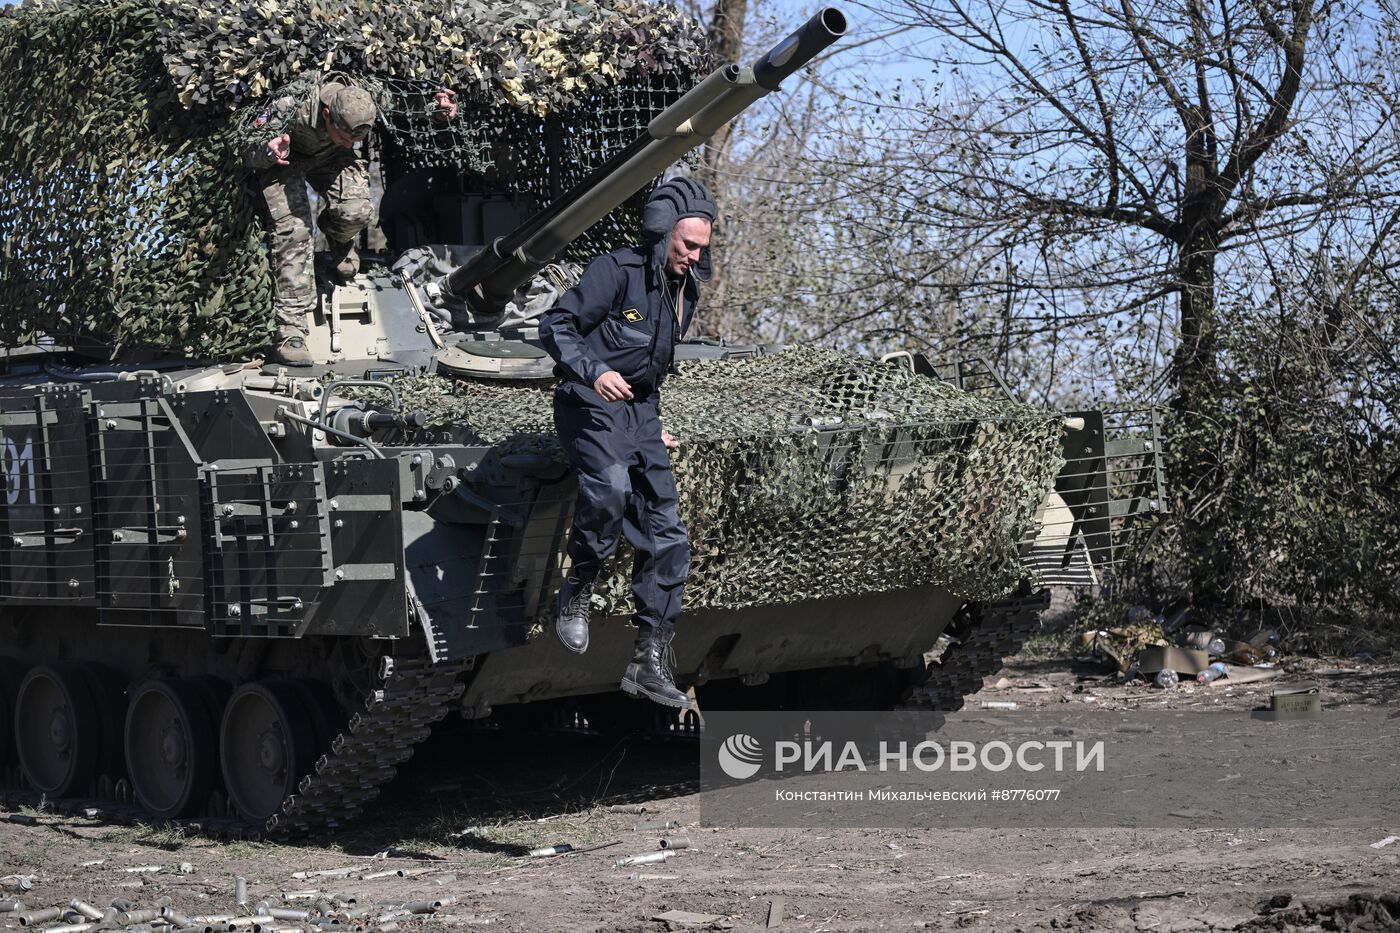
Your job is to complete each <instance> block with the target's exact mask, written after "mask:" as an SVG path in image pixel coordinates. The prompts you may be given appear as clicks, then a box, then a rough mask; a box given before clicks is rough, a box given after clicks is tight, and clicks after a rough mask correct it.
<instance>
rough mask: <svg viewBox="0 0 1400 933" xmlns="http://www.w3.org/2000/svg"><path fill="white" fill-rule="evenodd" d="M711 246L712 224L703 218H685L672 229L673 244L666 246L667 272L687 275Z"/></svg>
mask: <svg viewBox="0 0 1400 933" xmlns="http://www.w3.org/2000/svg"><path fill="white" fill-rule="evenodd" d="M709 245H710V222H709V221H708V220H706V219H705V218H703V217H684V218H682V219H681V220H680V221H678V222H677V223H676V225H675V227H673V228H672V229H671V242H670V243H668V244H667V246H666V271H667V272H668V273H670V274H671V275H685V274H686V273H687V272H689V271H690V267H691V266H693V265H695V264H696V263H697V262H699V261H700V254H701V252H703V251H704V249H705V247H707V246H709Z"/></svg>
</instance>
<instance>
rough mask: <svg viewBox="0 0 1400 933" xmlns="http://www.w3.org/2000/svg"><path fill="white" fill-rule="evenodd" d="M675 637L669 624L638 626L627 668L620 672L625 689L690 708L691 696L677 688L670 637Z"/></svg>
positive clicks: (663, 702) (663, 704) (661, 701)
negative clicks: (665, 625) (662, 625)
mask: <svg viewBox="0 0 1400 933" xmlns="http://www.w3.org/2000/svg"><path fill="white" fill-rule="evenodd" d="M674 637H675V632H674V631H673V630H672V629H671V628H669V627H665V628H660V629H658V627H657V626H653V625H641V626H638V628H637V644H636V647H635V648H634V649H633V651H632V663H631V664H629V665H627V672H626V673H625V674H623V675H622V691H623V692H624V693H630V694H632V695H633V696H644V697H646V698H647V699H648V700H651V701H652V702H653V703H660V704H661V705H662V706H674V707H676V708H677V709H689V708H690V706H691V703H690V697H688V696H686V695H685V694H684V693H682V692H681V691H679V690H677V689H676V683H675V680H674V676H675V674H674V672H675V668H676V656H675V654H674V653H673V652H672V651H671V639H672V638H674Z"/></svg>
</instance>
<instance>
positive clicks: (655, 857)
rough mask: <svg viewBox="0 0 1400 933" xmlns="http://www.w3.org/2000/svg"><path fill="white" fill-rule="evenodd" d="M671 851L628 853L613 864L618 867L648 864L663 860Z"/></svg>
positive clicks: (669, 855) (668, 856)
mask: <svg viewBox="0 0 1400 933" xmlns="http://www.w3.org/2000/svg"><path fill="white" fill-rule="evenodd" d="M673 854H674V853H672V852H669V851H667V852H646V853H643V854H641V855H629V856H627V857H626V858H621V859H618V860H617V861H616V862H615V863H614V865H615V866H616V867H618V868H625V867H626V866H628V865H650V864H651V863H653V862H664V861H666V860H667V859H668V858H670V857H671V856H672V855H673Z"/></svg>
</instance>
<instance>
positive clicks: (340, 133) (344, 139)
mask: <svg viewBox="0 0 1400 933" xmlns="http://www.w3.org/2000/svg"><path fill="white" fill-rule="evenodd" d="M321 124H322V125H323V126H324V127H325V128H326V135H327V136H329V137H330V138H331V142H333V143H335V144H336V145H337V146H344V147H345V148H346V149H353V148H354V147H355V144H356V143H358V142H360V141H362V140H363V139H364V138H365V137H364V136H352V135H351V134H349V133H347V132H345V131H344V130H342V129H341V128H340V127H338V126H336V125H335V121H334V120H332V119H331V108H329V107H322V108H321ZM366 135H367V134H366Z"/></svg>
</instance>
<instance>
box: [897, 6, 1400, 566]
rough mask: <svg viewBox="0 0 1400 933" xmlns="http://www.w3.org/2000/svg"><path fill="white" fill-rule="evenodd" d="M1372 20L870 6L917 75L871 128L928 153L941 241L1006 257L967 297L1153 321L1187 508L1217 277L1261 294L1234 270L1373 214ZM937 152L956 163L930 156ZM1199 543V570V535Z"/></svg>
mask: <svg viewBox="0 0 1400 933" xmlns="http://www.w3.org/2000/svg"><path fill="white" fill-rule="evenodd" d="M1373 11H1374V8H1372V7H1369V6H1366V5H1362V4H1360V3H1355V2H1332V0H1284V2H1266V0H1217V2H1214V3H1208V2H1207V0H1165V2H1157V3H1153V4H1150V5H1142V4H1140V3H1139V2H1138V0H1088V2H1074V0H896V2H895V3H894V4H893V5H891V6H885V7H880V8H879V12H880V13H881V14H882V15H883V16H884V17H886V18H887V19H888V20H889V21H890V22H892V23H894V24H896V25H899V26H904V27H907V28H909V29H911V30H914V31H916V32H917V34H918V35H920V36H921V37H922V41H920V42H917V43H910V44H909V45H908V46H907V48H909V49H911V50H915V55H917V56H918V57H919V58H920V59H921V61H922V64H923V65H924V67H926V68H927V69H928V73H929V75H930V83H929V84H928V85H927V86H926V88H925V93H924V96H923V98H922V100H919V101H917V102H915V104H913V105H909V106H904V107H900V108H894V109H892V110H888V111H887V112H889V113H890V114H891V117H892V119H893V120H894V121H896V127H895V130H894V131H895V132H896V133H898V135H899V136H900V137H901V138H902V139H904V140H905V141H906V142H908V143H910V144H911V145H913V144H915V143H917V142H918V141H922V140H933V141H938V142H939V143H940V145H937V146H935V147H933V148H932V149H931V150H925V151H928V152H929V153H930V154H931V155H932V158H923V157H921V156H922V153H921V151H919V150H917V149H913V150H911V158H912V161H913V162H914V165H913V166H912V167H911V171H912V173H913V174H914V175H915V176H916V177H918V178H920V179H921V180H922V181H923V183H924V186H925V190H926V191H927V200H926V202H925V206H926V210H927V212H928V213H929V215H930V216H931V217H932V218H933V219H934V220H935V222H936V223H937V224H938V226H939V227H940V228H941V230H942V231H943V234H944V236H946V237H952V238H953V239H954V240H958V241H964V242H974V243H982V244H985V245H988V246H992V245H999V246H1001V247H1002V248H1003V249H1005V250H1006V251H1008V254H1009V256H1010V258H1011V261H1010V262H1007V263H1005V264H1002V265H1001V266H1000V267H999V270H1000V274H997V269H996V268H994V266H988V265H984V266H982V269H981V273H982V274H980V275H979V276H978V277H977V283H976V286H975V287H974V288H973V289H972V290H971V292H970V293H971V294H978V293H980V294H981V295H982V297H984V298H985V299H988V300H989V301H991V302H992V303H995V300H996V299H997V298H1005V299H1007V300H1008V301H1016V302H1021V303H1024V302H1026V301H1027V300H1028V299H1030V300H1037V301H1049V302H1051V303H1052V304H1053V305H1054V306H1055V307H1056V308H1059V309H1062V310H1064V311H1065V312H1066V313H1067V314H1068V315H1069V316H1079V315H1082V316H1083V317H1084V318H1089V317H1099V318H1100V319H1105V318H1111V317H1113V316H1118V317H1119V318H1120V323H1121V317H1122V316H1123V315H1124V314H1132V315H1135V316H1137V317H1139V318H1142V317H1144V316H1147V315H1149V314H1152V313H1162V312H1165V311H1168V310H1174V312H1175V321H1174V322H1172V323H1174V325H1175V326H1174V336H1175V338H1176V343H1175V348H1174V351H1173V360H1172V365H1171V370H1170V377H1171V378H1170V389H1171V392H1172V402H1173V406H1174V408H1175V410H1176V411H1177V413H1178V414H1179V416H1180V423H1179V431H1180V434H1179V439H1178V450H1179V456H1178V458H1177V461H1176V462H1177V466H1178V471H1177V479H1178V482H1179V488H1180V489H1181V491H1182V492H1183V494H1185V495H1186V496H1188V497H1192V496H1201V495H1205V494H1206V493H1208V491H1209V490H1211V489H1212V488H1213V487H1214V486H1215V485H1216V484H1218V483H1219V482H1220V479H1221V477H1220V470H1221V463H1222V456H1223V453H1222V451H1221V449H1220V441H1221V435H1220V432H1219V430H1217V428H1218V426H1219V424H1220V422H1221V411H1220V407H1221V405H1222V398H1221V391H1220V385H1219V381H1220V372H1219V361H1220V342H1219V327H1220V313H1219V307H1220V288H1221V282H1222V280H1221V276H1222V274H1223V275H1225V276H1227V277H1228V278H1229V279H1230V288H1231V294H1232V296H1233V297H1234V299H1235V300H1244V301H1248V300H1250V299H1251V297H1256V298H1258V299H1259V300H1264V299H1265V296H1266V294H1267V290H1266V289H1265V288H1264V284H1263V283H1262V282H1261V281H1260V280H1258V279H1256V278H1251V277H1250V276H1249V275H1247V274H1245V273H1244V272H1243V271H1241V270H1246V269H1258V268H1259V263H1260V262H1261V261H1262V262H1267V261H1271V260H1276V259H1280V258H1281V257H1276V256H1274V255H1273V252H1274V251H1275V250H1279V249H1282V250H1294V249H1296V248H1298V247H1299V245H1300V244H1301V245H1306V244H1307V243H1308V242H1309V238H1310V237H1312V236H1314V235H1315V233H1316V230H1317V228H1318V225H1319V224H1321V223H1323V221H1324V220H1325V219H1326V220H1329V221H1330V222H1333V223H1341V224H1343V225H1346V224H1348V223H1354V222H1356V223H1359V222H1364V221H1363V220H1361V219H1359V218H1358V217H1357V216H1356V215H1357V213H1358V212H1361V211H1367V210H1370V209H1372V208H1373V207H1374V206H1375V204H1376V203H1377V202H1378V201H1388V202H1391V203H1393V202H1394V199H1395V194H1396V185H1395V178H1396V169H1397V166H1400V145H1397V134H1396V127H1395V126H1394V123H1393V119H1392V113H1393V110H1392V106H1391V105H1392V102H1393V101H1395V100H1396V95H1395V84H1394V81H1393V74H1392V71H1391V69H1390V67H1389V65H1388V63H1387V62H1386V58H1385V56H1383V55H1381V54H1380V52H1379V49H1380V48H1381V46H1382V45H1383V43H1384V42H1385V41H1386V39H1387V30H1390V29H1393V25H1394V18H1393V17H1392V16H1389V15H1388V14H1387V15H1383V16H1381V17H1376V16H1374V15H1368V14H1372V13H1373ZM948 140H956V143H957V149H958V151H959V153H960V157H958V158H951V159H950V158H948V157H947V154H946V153H947V149H946V142H947V141H948ZM991 252H992V254H995V252H996V251H995V250H992V251H991ZM1284 261H1286V260H1284ZM987 273H992V274H987ZM1237 273H1238V274H1237ZM1249 289H1262V290H1260V291H1258V292H1257V293H1256V294H1255V295H1253V296H1251V295H1250V294H1249V291H1248V290H1249ZM1013 292H1014V293H1015V294H1014V295H1013ZM1167 336H1168V338H1170V337H1171V336H1172V334H1168V335H1167ZM1200 531H1201V534H1200V535H1198V536H1197V537H1198V540H1197V542H1196V546H1197V547H1198V549H1199V550H1200V553H1202V554H1209V553H1210V551H1211V549H1210V547H1209V541H1210V540H1211V530H1210V529H1209V528H1202V529H1200ZM1213 556H1214V557H1216V558H1222V557H1223V558H1228V555H1220V554H1218V553H1216V554H1214V555H1213ZM1209 576H1211V574H1210V573H1209V572H1208V571H1203V573H1202V575H1201V580H1200V581H1199V582H1200V583H1201V585H1202V587H1204V586H1205V585H1206V578H1207V577H1209ZM1217 576H1218V575H1217Z"/></svg>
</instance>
